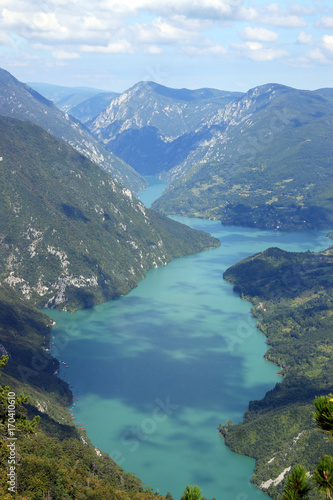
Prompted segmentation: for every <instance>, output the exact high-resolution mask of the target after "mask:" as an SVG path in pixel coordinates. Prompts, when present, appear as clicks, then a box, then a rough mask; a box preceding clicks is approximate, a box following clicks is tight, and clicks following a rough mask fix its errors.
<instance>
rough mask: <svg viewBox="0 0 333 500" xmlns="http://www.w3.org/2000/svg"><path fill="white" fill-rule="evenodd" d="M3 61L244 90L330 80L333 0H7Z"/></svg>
mask: <svg viewBox="0 0 333 500" xmlns="http://www.w3.org/2000/svg"><path fill="white" fill-rule="evenodd" d="M0 60H1V64H0V66H1V67H3V68H4V69H6V70H8V71H10V72H11V73H12V74H13V75H14V76H15V77H16V78H18V79H19V80H21V81H25V82H32V81H35V82H36V81H38V82H47V83H54V84H58V85H65V86H89V87H96V88H101V89H105V90H112V91H117V92H122V91H124V90H126V89H127V88H129V87H131V86H132V85H134V84H135V83H136V82H138V81H142V80H152V81H155V82H157V83H159V84H162V85H165V86H168V87H175V88H180V87H187V88H192V89H193V88H200V87H215V88H219V89H223V90H239V91H246V90H248V89H249V88H251V87H254V86H257V85H261V84H264V83H269V82H277V83H282V84H284V85H290V86H292V87H296V88H306V89H310V90H314V89H317V88H322V87H331V86H332V67H333V66H332V64H333V7H331V6H330V5H329V3H328V0H299V1H292V0H280V1H278V2H274V1H267V0H248V1H247V0H194V1H193V0H159V1H158V2H156V1H155V0H123V1H122V2H121V3H120V2H118V1H116V0H95V1H94V2H93V3H92V2H88V1H87V0H71V2H68V1H67V0H39V1H38V2H33V1H32V0H18V1H16V2H15V4H13V2H11V1H10V0H0Z"/></svg>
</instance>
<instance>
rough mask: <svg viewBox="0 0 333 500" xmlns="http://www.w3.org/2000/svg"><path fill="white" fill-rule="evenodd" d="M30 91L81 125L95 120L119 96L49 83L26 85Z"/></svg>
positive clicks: (87, 88) (117, 94)
mask: <svg viewBox="0 0 333 500" xmlns="http://www.w3.org/2000/svg"><path fill="white" fill-rule="evenodd" d="M27 85H29V86H30V87H31V88H32V89H34V90H36V91H37V92H39V94H41V95H42V96H44V97H46V98H47V99H49V100H50V101H52V102H54V104H56V105H57V107H58V108H59V109H61V111H64V112H65V113H68V114H70V115H71V116H74V118H76V119H77V120H79V121H80V122H81V123H87V122H89V121H92V120H93V119H95V118H96V117H97V116H98V115H99V114H100V113H101V112H102V111H104V110H105V108H106V107H107V106H108V105H109V104H110V102H111V101H112V99H115V98H116V97H118V96H119V95H120V94H119V92H109V91H107V90H100V89H94V88H90V87H62V86H60V85H52V84H49V83H38V82H33V83H28V84H27Z"/></svg>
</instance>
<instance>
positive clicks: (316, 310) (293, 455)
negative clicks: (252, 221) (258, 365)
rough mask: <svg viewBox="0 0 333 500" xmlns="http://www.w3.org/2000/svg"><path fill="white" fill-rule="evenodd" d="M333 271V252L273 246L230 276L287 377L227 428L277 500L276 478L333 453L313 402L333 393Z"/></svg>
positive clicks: (236, 447)
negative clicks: (314, 415)
mask: <svg viewBox="0 0 333 500" xmlns="http://www.w3.org/2000/svg"><path fill="white" fill-rule="evenodd" d="M332 269H333V251H332V250H327V251H323V252H320V253H317V254H309V253H305V254H304V253H303V254H302V253H286V252H282V251H281V250H279V249H270V250H267V251H265V252H262V253H261V254H258V255H256V256H253V257H250V258H248V259H246V260H244V261H243V262H240V263H239V264H237V265H235V266H232V267H231V268H229V269H228V270H227V271H226V272H225V274H224V277H225V279H227V280H228V281H230V282H232V283H233V284H234V286H235V289H236V290H237V293H240V294H241V296H242V297H244V298H246V299H247V300H249V301H251V302H252V304H253V305H254V306H253V308H252V311H253V314H254V316H257V317H258V327H259V329H260V330H261V331H262V332H263V333H264V334H265V335H266V337H267V343H268V344H269V345H270V346H272V347H271V348H270V349H269V350H268V351H267V353H266V358H267V359H268V360H269V361H271V362H273V363H276V364H278V365H279V366H280V367H281V374H282V375H283V376H284V380H283V381H282V382H281V383H279V384H277V385H276V386H275V388H274V389H273V390H271V391H269V392H268V393H267V394H266V395H265V397H264V398H263V399H262V400H259V401H258V400H257V401H251V402H250V404H249V407H248V409H247V411H246V412H245V416H244V420H243V422H241V423H240V424H237V425H233V426H230V425H225V426H223V427H222V428H221V429H220V431H221V433H222V434H223V436H224V438H225V442H226V444H227V445H228V446H229V447H230V449H232V450H233V451H235V452H237V453H241V454H245V455H246V456H251V457H253V458H255V459H256V461H257V462H256V468H255V473H254V476H253V478H252V481H253V482H254V483H255V484H256V485H257V486H258V487H260V488H262V489H264V490H265V491H267V492H268V493H269V495H270V496H271V497H272V498H273V499H276V498H279V495H281V491H282V484H283V483H282V481H280V480H277V478H279V477H280V479H281V477H282V476H281V474H283V473H284V472H285V471H286V470H287V469H288V468H289V467H292V466H293V465H294V464H295V463H300V464H302V465H304V466H305V467H306V468H307V470H310V471H311V470H313V469H314V468H315V466H316V465H317V461H318V458H319V457H320V456H321V455H322V454H323V453H325V452H326V453H330V452H331V445H330V443H328V442H326V441H325V440H324V439H323V436H322V434H321V432H320V431H319V430H318V429H317V428H315V426H314V423H313V421H312V401H313V399H314V398H315V396H317V395H320V394H328V393H330V392H331V391H332V380H333V378H332V375H333V369H332V363H331V354H332V353H333V334H332V331H333V319H332V315H331V304H332V299H333V280H332ZM259 302H260V303H262V305H263V307H260V308H258V304H259ZM263 309H266V312H265V313H263ZM259 311H260V312H259ZM310 498H315V497H310Z"/></svg>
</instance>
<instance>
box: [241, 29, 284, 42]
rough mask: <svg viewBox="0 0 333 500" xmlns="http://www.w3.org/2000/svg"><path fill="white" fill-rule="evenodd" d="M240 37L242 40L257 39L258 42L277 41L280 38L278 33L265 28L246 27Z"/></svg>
mask: <svg viewBox="0 0 333 500" xmlns="http://www.w3.org/2000/svg"><path fill="white" fill-rule="evenodd" d="M240 37H241V38H242V40H250V41H251V40H256V41H258V42H276V41H277V40H278V39H279V35H278V33H276V32H275V31H271V30H267V29H265V28H250V27H246V28H244V29H243V30H242V31H241V33H240Z"/></svg>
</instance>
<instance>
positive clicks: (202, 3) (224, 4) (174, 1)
mask: <svg viewBox="0 0 333 500" xmlns="http://www.w3.org/2000/svg"><path fill="white" fill-rule="evenodd" d="M102 5H103V7H104V8H106V9H108V10H110V11H113V12H116V13H117V14H125V15H135V14H137V13H138V12H140V11H148V12H151V13H154V14H156V15H158V16H164V17H165V16H171V15H175V14H178V15H184V16H186V17H189V18H196V19H235V18H238V14H239V10H240V9H241V7H242V6H243V0H159V1H158V2H157V1H156V0H122V2H119V1H118V0H104V1H103V2H102Z"/></svg>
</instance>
